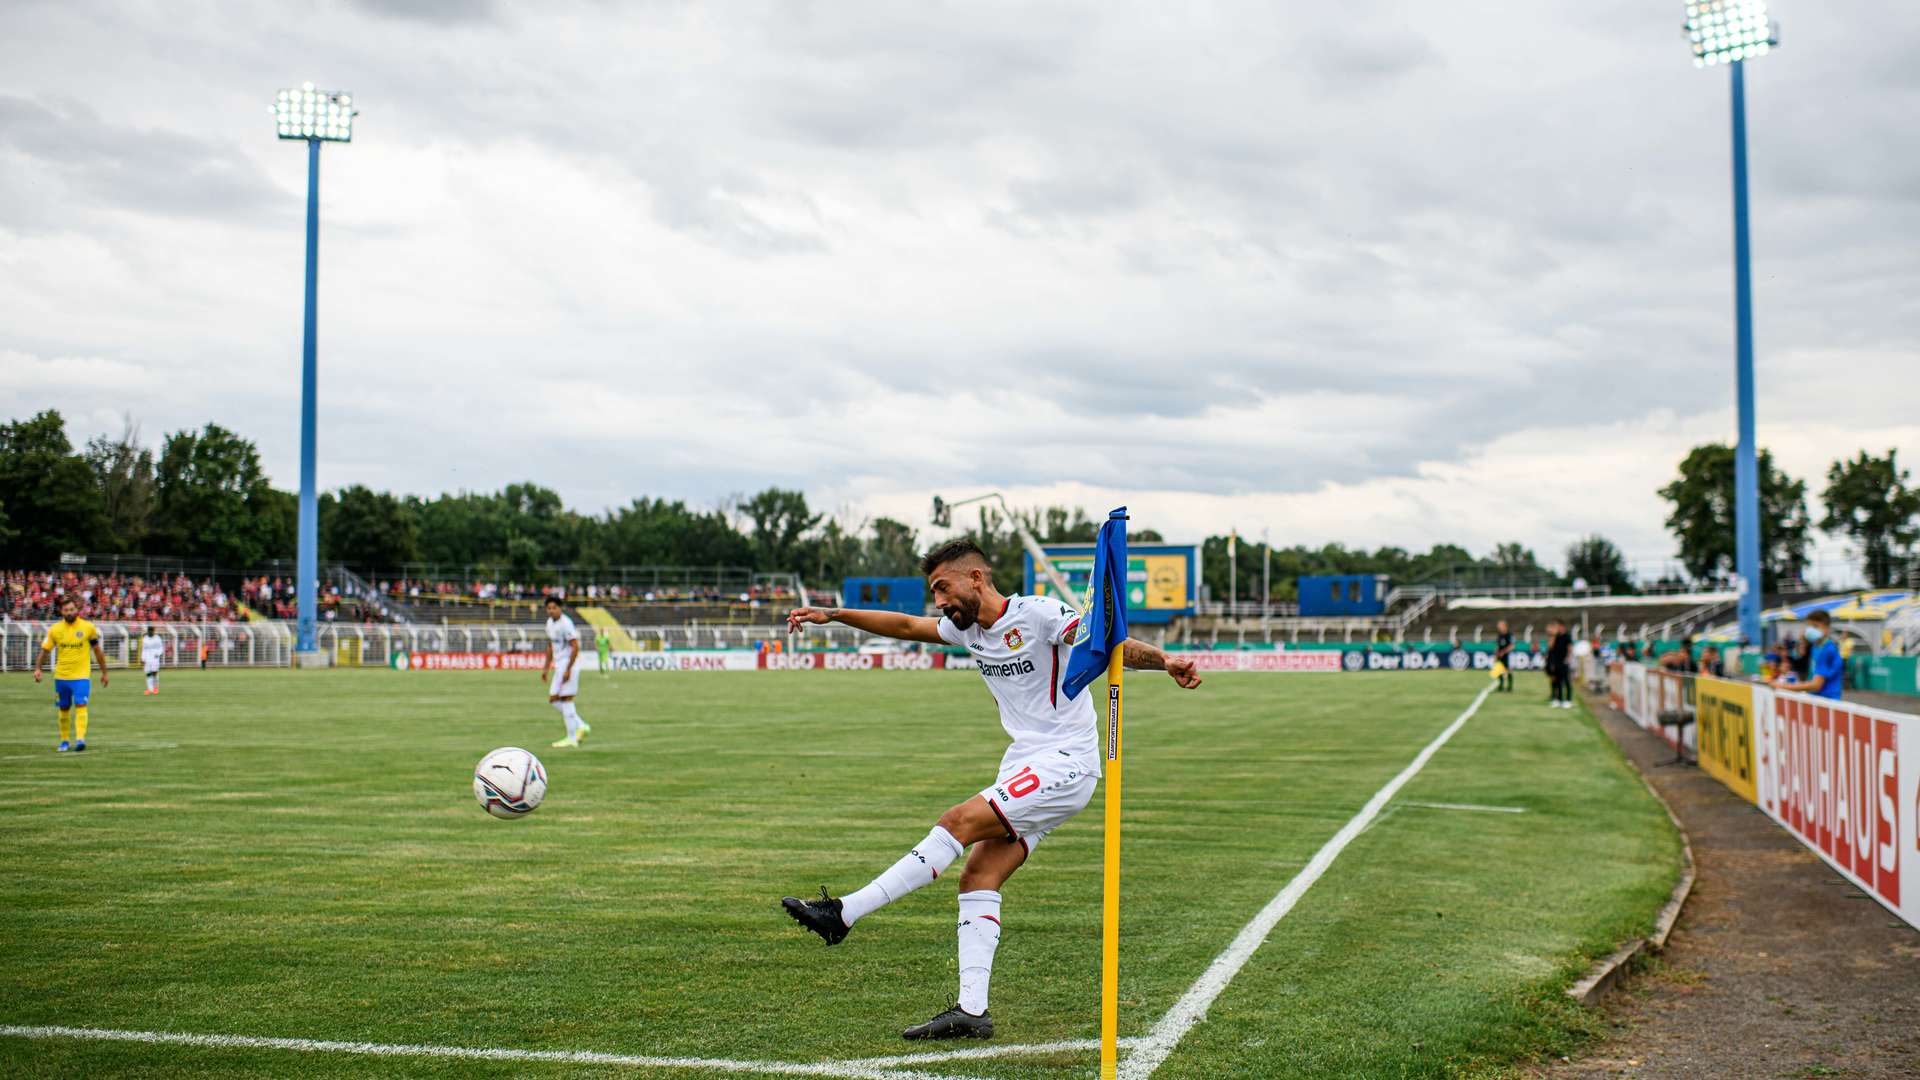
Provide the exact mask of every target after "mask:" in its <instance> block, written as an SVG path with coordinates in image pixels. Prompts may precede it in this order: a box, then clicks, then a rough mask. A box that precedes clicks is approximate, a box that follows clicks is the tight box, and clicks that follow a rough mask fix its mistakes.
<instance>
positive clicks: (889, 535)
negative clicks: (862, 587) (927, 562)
mask: <svg viewBox="0 0 1920 1080" xmlns="http://www.w3.org/2000/svg"><path fill="white" fill-rule="evenodd" d="M868 528H870V529H871V530H872V531H873V536H872V537H871V538H870V539H868V541H867V543H866V546H865V550H864V551H863V552H862V553H861V558H860V572H861V573H862V574H867V575H870V576H873V577H911V576H914V575H917V574H919V573H920V556H921V554H922V552H921V551H920V542H919V537H918V536H917V535H916V534H915V532H914V529H913V527H912V526H911V525H908V524H907V523H905V522H903V521H895V520H894V519H892V518H889V517H880V518H874V519H873V522H872V524H871V525H869V526H868Z"/></svg>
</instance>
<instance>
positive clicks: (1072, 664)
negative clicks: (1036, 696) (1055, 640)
mask: <svg viewBox="0 0 1920 1080" xmlns="http://www.w3.org/2000/svg"><path fill="white" fill-rule="evenodd" d="M1080 620H1081V632H1080V643H1079V644H1078V645H1075V646H1074V647H1073V654H1072V655H1071V656H1069V657H1068V658H1067V677H1066V679H1065V681H1063V682H1062V683H1061V684H1060V688H1061V689H1062V690H1065V691H1066V693H1067V698H1068V700H1072V699H1073V698H1075V697H1078V696H1079V694H1080V691H1082V690H1085V689H1086V688H1087V686H1088V685H1089V684H1091V683H1093V682H1094V681H1096V680H1098V679H1101V678H1104V677H1106V674H1107V661H1108V659H1109V658H1110V657H1111V656H1112V654H1113V652H1114V650H1115V649H1118V648H1119V647H1120V643H1121V642H1123V641H1125V640H1127V508H1126V507H1124V506H1122V507H1120V508H1118V509H1116V510H1115V511H1114V512H1113V513H1111V514H1108V515H1107V520H1106V523H1105V524H1104V525H1101V526H1100V535H1099V536H1098V537H1096V538H1095V539H1094V548H1093V581H1092V591H1091V592H1089V593H1088V594H1087V609H1086V610H1085V611H1083V612H1081V613H1080Z"/></svg>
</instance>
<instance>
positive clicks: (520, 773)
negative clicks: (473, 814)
mask: <svg viewBox="0 0 1920 1080" xmlns="http://www.w3.org/2000/svg"><path fill="white" fill-rule="evenodd" d="M473 797H474V798H476V799H478V800H480V806H481V807H482V808H483V809H485V810H486V812H487V813H489V814H492V815H493V816H494V817H497V818H517V817H526V816H527V815H528V814H531V813H533V812H534V811H535V810H537V809H539V807H540V800H541V799H544V798H546V797H547V767H546V766H544V765H542V764H540V759H539V758H537V757H534V756H533V754H532V753H531V752H529V751H526V750H522V749H520V748H519V747H517V746H503V747H501V748H500V749H498V750H495V751H494V752H493V753H491V754H488V755H487V756H486V757H483V758H481V759H480V764H478V765H475V766H474V767H473Z"/></svg>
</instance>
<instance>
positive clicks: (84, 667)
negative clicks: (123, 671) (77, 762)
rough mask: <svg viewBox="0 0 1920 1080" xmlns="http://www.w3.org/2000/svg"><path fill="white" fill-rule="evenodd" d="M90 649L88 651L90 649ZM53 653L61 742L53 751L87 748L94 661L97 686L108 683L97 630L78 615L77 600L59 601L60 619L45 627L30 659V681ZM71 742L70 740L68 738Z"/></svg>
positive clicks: (105, 660)
mask: <svg viewBox="0 0 1920 1080" xmlns="http://www.w3.org/2000/svg"><path fill="white" fill-rule="evenodd" d="M89 650H91V652H89ZM48 653H52V654H53V697H54V702H55V703H56V704H57V705H58V706H59V707H60V745H59V746H57V747H55V748H54V749H55V750H62V751H64V750H85V749H86V748H87V698H88V697H90V696H91V694H92V691H93V662H94V661H95V660H98V661H100V685H101V687H103V688H104V687H105V686H106V685H107V654H106V653H104V652H101V651H100V631H98V630H95V629H94V628H93V624H92V623H90V622H88V621H87V620H85V619H83V618H81V617H80V601H78V600H75V599H74V598H73V597H71V596H69V597H66V598H65V599H63V600H61V601H60V621H59V622H57V623H54V624H53V625H52V626H50V627H48V628H47V636H46V639H45V640H43V641H41V642H40V655H39V656H36V657H34V660H33V681H34V682H39V681H40V672H41V670H42V669H44V668H45V667H46V666H47V654H48ZM69 739H71V740H72V741H71V742H69V741H68V740H69Z"/></svg>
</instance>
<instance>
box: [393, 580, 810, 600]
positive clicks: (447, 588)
mask: <svg viewBox="0 0 1920 1080" xmlns="http://www.w3.org/2000/svg"><path fill="white" fill-rule="evenodd" d="M378 588H379V590H380V591H381V592H382V593H384V594H385V595H387V596H391V597H393V598H394V599H397V600H427V601H433V600H441V601H446V602H461V601H480V602H487V601H510V602H511V601H532V600H540V599H543V598H544V597H546V595H547V594H548V593H551V592H555V591H559V592H562V593H564V594H565V595H566V597H567V598H568V600H569V601H586V602H594V601H603V602H606V603H615V604H621V603H625V604H654V603H660V604H757V603H759V602H760V601H763V600H765V601H781V600H793V599H795V597H794V595H793V590H792V589H789V588H787V587H786V586H783V585H753V586H749V587H747V588H744V589H743V588H740V587H738V586H729V587H723V586H720V585H658V586H647V587H640V586H625V585H600V584H590V585H572V586H556V585H535V584H532V583H529V582H519V581H507V582H496V581H416V580H413V579H409V578H401V579H399V580H397V581H382V582H380V584H379V586H378Z"/></svg>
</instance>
